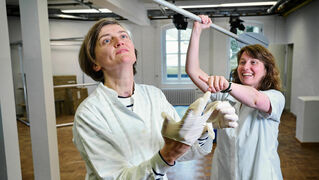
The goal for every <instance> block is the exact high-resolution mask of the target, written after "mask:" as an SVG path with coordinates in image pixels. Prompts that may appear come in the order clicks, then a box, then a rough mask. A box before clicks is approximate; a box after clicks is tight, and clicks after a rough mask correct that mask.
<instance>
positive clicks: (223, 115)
mask: <svg viewBox="0 0 319 180" xmlns="http://www.w3.org/2000/svg"><path fill="white" fill-rule="evenodd" d="M204 113H205V114H211V116H210V117H209V119H208V121H207V123H209V122H212V124H213V126H214V127H215V128H218V129H220V128H236V127H237V126H238V123H237V121H238V116H237V114H236V113H235V108H234V107H232V106H231V105H230V104H229V102H228V101H214V102H212V103H210V104H208V105H207V107H206V109H205V112H204Z"/></svg>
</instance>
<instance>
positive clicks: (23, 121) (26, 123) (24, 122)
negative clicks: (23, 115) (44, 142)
mask: <svg viewBox="0 0 319 180" xmlns="http://www.w3.org/2000/svg"><path fill="white" fill-rule="evenodd" d="M18 121H20V122H22V123H23V124H25V125H27V126H29V127H30V123H28V122H27V121H25V120H22V119H20V118H18Z"/></svg>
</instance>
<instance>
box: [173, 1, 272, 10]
mask: <svg viewBox="0 0 319 180" xmlns="http://www.w3.org/2000/svg"><path fill="white" fill-rule="evenodd" d="M276 3H277V1H266V2H248V3H225V4H211V5H191V6H178V7H179V8H183V9H187V8H212V7H241V6H272V5H275V4H276Z"/></svg>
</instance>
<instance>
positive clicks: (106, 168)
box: [73, 113, 170, 180]
mask: <svg viewBox="0 0 319 180" xmlns="http://www.w3.org/2000/svg"><path fill="white" fill-rule="evenodd" d="M87 118H97V117H96V116H95V115H94V114H93V113H92V114H91V113H86V114H77V116H76V117H75V124H74V129H73V133H74V143H75V145H76V146H77V148H78V149H79V151H80V153H81V155H82V157H83V159H84V160H85V161H86V163H87V166H89V170H92V172H88V173H87V174H88V176H89V177H88V178H87V179H96V178H97V179H132V180H133V179H134V180H135V179H158V178H163V177H164V175H165V173H166V171H167V170H168V169H169V168H170V166H169V165H167V164H166V163H165V162H164V161H163V160H162V159H161V157H160V155H159V153H155V154H154V155H153V157H152V158H150V159H148V160H146V161H143V162H141V163H140V164H138V165H133V164H132V163H130V162H129V161H128V158H127V155H128V154H129V153H127V152H125V151H123V150H122V149H123V148H122V147H119V146H121V145H119V142H118V138H114V137H113V135H112V133H111V132H108V130H107V129H105V128H103V126H104V125H103V124H98V123H97V124H95V123H91V122H92V121H90V120H87ZM123 142H124V141H123ZM128 151H129V149H128Z"/></svg>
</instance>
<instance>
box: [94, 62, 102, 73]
mask: <svg viewBox="0 0 319 180" xmlns="http://www.w3.org/2000/svg"><path fill="white" fill-rule="evenodd" d="M93 70H94V71H96V72H98V71H100V70H101V66H100V65H98V64H94V66H93Z"/></svg>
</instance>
